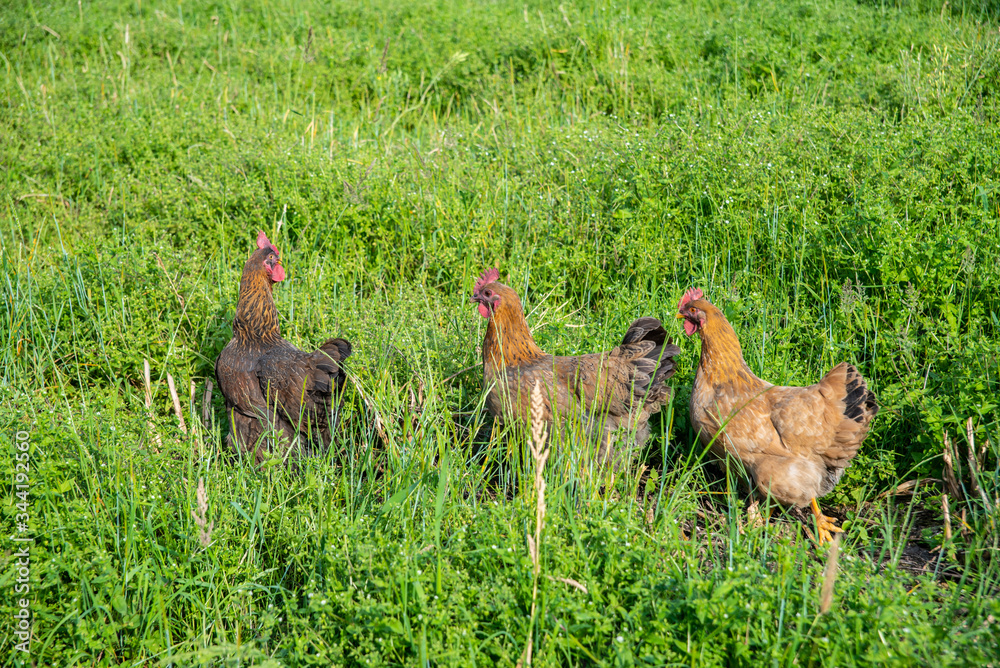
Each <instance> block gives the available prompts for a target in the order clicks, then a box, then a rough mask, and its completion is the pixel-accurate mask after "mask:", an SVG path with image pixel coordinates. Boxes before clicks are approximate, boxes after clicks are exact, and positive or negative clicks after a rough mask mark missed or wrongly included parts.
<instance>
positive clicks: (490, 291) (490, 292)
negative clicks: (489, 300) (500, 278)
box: [483, 290, 493, 297]
mask: <svg viewBox="0 0 1000 668" xmlns="http://www.w3.org/2000/svg"><path fill="white" fill-rule="evenodd" d="M483 294H484V295H486V296H487V297H492V296H493V291H492V290H487V291H486V292H484V293H483Z"/></svg>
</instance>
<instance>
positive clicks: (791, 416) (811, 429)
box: [677, 289, 878, 543]
mask: <svg viewBox="0 0 1000 668" xmlns="http://www.w3.org/2000/svg"><path fill="white" fill-rule="evenodd" d="M678 309H679V312H678V314H677V317H678V318H683V319H684V333H685V334H687V335H688V336H691V335H692V334H694V333H695V332H697V333H698V334H699V335H700V336H701V361H700V362H699V364H698V374H697V376H696V377H695V381H694V389H693V391H692V393H691V423H692V425H693V426H694V429H695V430H697V431H698V432H699V438H700V439H701V441H702V443H704V444H705V445H708V444H709V443H710V442H711V443H712V446H711V449H712V452H713V453H714V454H715V455H716V456H718V457H724V456H725V455H726V454H727V453H728V454H729V455H731V456H733V457H735V458H737V459H739V460H740V461H741V462H742V463H743V466H744V467H745V468H746V470H747V472H748V473H749V474H750V476H751V477H752V480H753V481H754V483H755V484H756V487H757V489H758V490H759V491H760V493H761V494H764V495H770V497H771V498H773V499H776V500H777V501H779V502H781V503H783V504H786V505H792V506H797V507H805V506H810V507H811V509H812V512H813V514H814V515H815V516H816V528H817V532H818V534H819V542H820V543H823V542H826V541H829V540H831V538H832V534H831V532H840V531H842V529H840V528H839V527H838V526H836V524H834V520H833V519H832V518H830V517H827V516H825V515H823V513H822V512H820V509H819V505H818V504H817V503H816V499H818V498H819V497H821V496H823V495H824V494H827V493H829V492H830V491H831V490H832V489H833V488H834V486H835V485H836V484H837V482H838V481H839V480H840V476H841V475H843V473H844V469H845V468H847V466H848V465H849V464H850V461H851V459H853V458H854V455H855V454H857V452H858V447H859V446H860V445H861V443H862V442H863V441H864V440H865V437H866V436H868V430H869V428H870V427H871V423H872V418H874V417H875V414H876V413H878V404H877V403H876V401H875V395H874V394H872V393H871V392H870V391H869V390H868V386H867V385H866V383H865V379H864V378H862V377H861V374H859V373H858V370H857V369H856V368H854V366H852V365H850V364H847V363H846V362H842V363H841V364H838V365H837V366H835V367H833V369H831V370H830V372H829V373H828V374H826V376H824V377H823V379H822V380H821V381H819V382H818V383H816V384H815V385H810V386H808V387H780V386H775V385H771V384H770V383H767V382H765V381H763V380H761V379H760V378H758V377H757V376H755V375H754V374H753V372H752V371H750V368H749V367H748V366H747V365H746V362H744V361H743V351H742V349H741V348H740V342H739V339H738V338H737V337H736V332H735V331H733V328H732V326H731V325H730V324H729V322H728V321H727V320H726V318H725V316H724V315H722V312H721V311H720V310H719V309H718V308H716V307H715V306H714V305H713V304H712V303H711V302H710V301H708V300H707V299H705V298H704V296H703V294H702V291H701V290H697V289H691V290H688V291H687V292H686V293H685V294H684V296H683V297H682V298H681V301H680V303H679V304H678ZM720 431H721V432H722V433H719V432H720ZM713 439H714V441H713Z"/></svg>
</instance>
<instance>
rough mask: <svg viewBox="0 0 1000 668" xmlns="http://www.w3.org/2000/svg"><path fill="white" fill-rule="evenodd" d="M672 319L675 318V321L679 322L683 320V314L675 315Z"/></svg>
mask: <svg viewBox="0 0 1000 668" xmlns="http://www.w3.org/2000/svg"><path fill="white" fill-rule="evenodd" d="M674 317H675V318H676V319H678V320H681V319H683V318H684V314H683V313H678V314H677V315H675V316H674Z"/></svg>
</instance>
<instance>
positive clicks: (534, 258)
mask: <svg viewBox="0 0 1000 668" xmlns="http://www.w3.org/2000/svg"><path fill="white" fill-rule="evenodd" d="M571 5H572V6H571ZM998 19H1000V10H998V8H997V6H996V4H995V3H993V2H989V1H988V0H982V1H978V2H977V1H974V0H957V1H955V2H950V3H944V4H942V3H938V2H929V1H924V0H918V1H914V2H903V1H902V0H897V1H895V2H892V1H890V2H879V1H878V0H874V1H872V0H865V1H863V2H857V3H854V2H849V1H847V0H815V1H795V2H780V1H777V0H763V1H761V2H753V3H744V2H723V1H721V0H718V1H717V0H697V1H696V2H688V3H681V2H666V3H647V2H635V1H632V2H628V3H613V2H602V1H600V0H585V1H584V2H580V3H575V4H574V3H562V4H560V3H558V2H531V3H527V4H525V3H524V2H508V1H506V0H502V1H497V2H491V3H467V4H465V3H457V2H411V3H406V4H402V3H394V2H368V3H355V2H333V3H328V2H302V3H292V2H280V1H270V2H265V3H239V2H207V1H205V0H198V1H197V2H188V3H181V2H150V1H148V0H147V1H145V2H142V1H135V2H129V3H113V2H108V1H104V0H101V1H100V2H82V3H62V4H58V5H57V6H52V7H50V6H42V5H39V4H37V3H31V2H29V3H22V4H21V5H12V4H8V5H6V6H5V7H4V8H2V9H0V167H2V169H0V262H2V267H3V277H4V278H3V280H2V281H0V291H2V293H3V304H4V305H3V308H2V309H0V319H2V327H0V335H3V336H5V339H4V340H3V341H2V345H0V383H2V384H3V386H4V388H5V389H4V391H3V393H2V394H0V422H2V424H3V430H2V433H3V437H2V438H3V439H4V455H3V460H2V461H3V465H4V470H5V471H7V475H6V478H5V479H6V480H9V481H14V480H15V473H16V472H15V459H14V455H15V453H16V452H17V451H16V449H15V447H14V433H15V432H16V431H17V430H19V429H22V430H27V431H29V432H30V442H31V450H30V461H31V467H32V468H31V471H30V480H31V484H32V488H31V496H30V502H29V511H30V512H29V514H30V517H31V519H30V523H29V526H30V534H31V535H32V536H33V537H34V539H35V542H34V544H33V547H32V551H31V559H32V566H31V586H32V589H31V594H30V601H31V609H32V612H33V613H34V615H35V617H34V639H33V642H32V653H31V656H30V657H26V656H24V655H21V654H19V653H15V652H13V651H12V649H13V645H14V643H15V642H16V639H15V637H14V636H13V635H12V633H11V631H10V629H13V624H12V623H10V622H8V621H4V622H2V624H3V634H2V635H0V656H8V657H10V658H9V659H7V663H9V664H11V665H31V663H32V662H34V663H35V665H62V664H65V665H77V664H79V665H111V664H124V665H174V666H188V665H232V666H236V665H265V664H267V665H289V666H302V665H331V664H338V665H340V664H352V665H361V666H368V665H385V664H392V665H399V664H405V665H413V664H424V663H434V664H456V665H514V664H515V663H516V662H517V661H518V659H519V658H520V657H521V654H522V652H523V650H524V648H525V646H526V643H527V641H528V638H529V636H530V637H531V638H532V646H533V652H534V657H535V662H536V663H538V664H540V665H592V664H600V665H634V664H642V665H645V664H650V665H664V664H684V665H716V664H718V665H746V666H759V665H766V664H771V665H793V664H795V665H830V666H849V665H870V664H874V663H878V664H882V665H900V666H908V665H984V664H988V663H989V662H991V661H992V662H994V663H995V662H996V657H997V656H1000V624H998V623H997V620H998V619H1000V604H998V602H997V594H998V587H1000V561H998V560H997V558H996V556H995V555H996V553H997V549H998V547H1000V545H998V541H1000V538H998V536H1000V532H998V529H997V521H998V520H1000V514H998V513H1000V511H998V510H997V508H998V507H1000V468H998V467H1000V464H998V454H1000V409H998V405H997V404H998V403H1000V402H998V401H997V398H996V397H997V396H998V394H1000V361H998V360H1000V272H998V271H997V266H998V263H1000V176H998V168H1000V129H998V121H1000V109H998V95H1000V33H997V30H996V25H997V23H998ZM260 228H263V229H265V230H266V231H267V232H268V234H269V236H270V237H271V239H272V240H273V241H274V242H275V244H276V245H277V246H278V248H279V249H280V250H281V251H282V258H283V260H284V264H285V266H286V269H287V271H288V275H289V279H288V280H287V281H285V282H284V283H282V284H281V285H280V286H278V288H277V290H276V293H275V296H276V300H277V303H278V308H279V310H280V312H281V314H282V317H283V323H282V327H283V333H284V335H285V336H286V338H288V339H290V340H291V341H293V342H295V343H297V344H300V345H302V346H309V345H315V344H317V343H319V342H320V341H322V340H323V339H325V338H326V337H328V336H344V337H346V338H348V339H350V340H351V341H352V342H353V343H354V349H355V351H356V354H355V356H354V357H352V359H351V365H350V368H351V372H352V380H353V382H352V384H351V388H350V389H349V391H348V393H347V403H346V409H345V417H344V421H343V423H342V427H341V429H340V431H339V432H338V434H337V436H336V438H335V441H334V443H333V447H332V448H331V450H330V453H329V455H328V456H326V457H324V458H320V459H316V460H311V461H309V462H307V463H306V464H305V465H304V466H303V467H302V469H301V470H300V471H299V472H297V473H293V472H290V471H288V470H285V469H284V468H282V467H280V466H265V467H263V468H257V467H255V466H253V465H252V464H251V463H249V462H244V461H241V460H239V459H238V458H236V459H234V458H233V457H232V456H231V454H230V453H228V452H226V451H225V450H224V448H223V447H222V444H221V443H222V437H223V436H224V434H223V429H224V426H223V425H221V424H220V422H221V421H222V417H223V412H222V405H221V398H220V397H219V396H218V392H216V393H215V397H214V403H213V405H212V407H211V410H210V416H209V417H210V419H209V423H208V424H207V425H202V424H201V420H200V415H201V396H202V392H203V390H204V385H205V382H206V380H209V379H211V378H212V373H213V371H212V369H213V362H214V359H215V357H216V356H217V355H218V353H219V351H220V350H221V349H222V346H223V345H225V343H226V341H227V340H228V339H229V336H230V322H231V319H232V314H233V310H234V306H235V302H236V298H237V288H238V280H239V271H240V269H241V267H242V264H243V262H244V261H245V258H246V256H247V255H246V254H247V251H248V249H249V248H250V246H251V244H252V242H253V239H254V238H255V235H256V231H257V229H260ZM494 265H499V267H500V270H501V275H502V276H503V277H504V279H505V280H507V281H508V282H509V284H510V285H512V286H513V287H515V288H516V289H517V290H518V291H519V292H520V294H521V296H522V299H523V300H524V302H525V304H526V306H527V308H528V310H529V311H531V312H532V313H531V315H530V316H529V320H530V322H531V324H532V326H533V328H534V331H535V335H536V338H537V340H538V342H539V344H540V345H541V346H542V347H543V348H544V349H546V350H550V351H553V352H558V353H561V354H574V353H582V352H592V351H595V350H600V349H605V348H608V347H611V346H612V345H614V344H615V342H616V341H617V340H618V339H620V337H621V335H622V334H623V333H624V331H625V329H626V328H627V326H628V324H629V323H630V322H631V320H632V319H633V318H635V317H637V316H639V315H652V316H656V317H660V318H663V319H664V320H665V321H667V320H669V321H670V324H669V325H668V326H669V327H673V328H676V330H675V331H676V335H677V337H678V338H682V339H683V338H684V337H683V336H681V330H680V327H677V326H676V323H675V322H674V321H673V320H672V315H673V313H674V311H675V307H676V303H677V300H678V298H679V297H680V295H681V293H682V290H683V289H684V288H686V287H688V286H691V285H696V286H698V287H701V288H703V289H704V290H705V292H706V294H707V295H708V296H709V297H710V298H712V299H713V301H714V302H715V303H716V304H718V305H719V306H720V307H721V308H723V309H724V311H725V312H726V314H727V316H728V317H729V318H730V320H731V321H732V322H733V324H734V326H735V327H736V329H737V331H738V333H739V334H740V335H741V337H742V340H743V343H744V348H745V351H746V357H747V362H748V364H749V365H750V366H751V368H753V369H754V371H756V372H758V373H759V374H760V375H762V376H763V377H765V378H766V379H768V380H770V381H772V382H775V383H782V384H807V383H811V382H814V381H815V380H816V379H818V378H819V377H820V376H821V375H822V374H823V373H824V372H825V371H826V370H827V369H828V368H829V367H831V366H832V365H833V364H835V363H837V362H840V361H843V360H848V361H851V362H853V363H855V364H856V365H858V367H859V368H860V369H861V370H862V373H863V374H864V375H865V377H866V378H868V379H869V383H870V385H871V387H872V388H873V389H874V390H875V391H876V393H877V394H878V397H879V400H880V403H881V404H882V411H881V413H880V414H879V417H878V418H877V421H876V424H875V428H874V430H873V432H872V435H871V436H870V438H869V439H868V441H866V443H865V445H864V446H863V449H862V451H861V453H860V454H859V456H858V458H857V459H856V460H855V463H854V465H853V466H852V467H851V468H850V469H849V470H848V473H847V475H846V476H845V478H844V481H843V482H842V484H841V485H840V486H839V487H838V489H837V490H836V491H835V492H834V493H833V494H831V495H830V496H829V497H827V498H826V499H824V504H825V505H826V506H828V507H831V508H832V509H833V510H835V511H836V512H837V513H839V515H840V516H841V517H844V518H845V522H844V526H845V528H846V529H847V534H846V539H845V541H844V542H843V545H842V549H841V558H840V571H839V575H838V579H837V581H836V590H835V596H834V601H833V608H832V610H831V611H830V612H829V613H827V614H822V615H821V614H819V605H820V583H821V581H822V578H823V575H822V572H823V568H824V564H825V556H824V552H825V551H824V550H817V549H815V548H814V547H813V545H812V543H811V542H810V541H809V540H808V539H807V538H806V537H805V535H804V533H803V529H802V525H801V524H800V523H799V522H797V521H796V520H795V519H794V518H790V517H786V516H785V515H784V514H782V513H779V512H776V513H775V514H774V517H773V518H772V520H771V521H770V522H768V523H767V524H766V525H764V526H758V525H757V523H755V522H753V521H750V519H749V518H748V514H747V511H746V508H745V500H744V498H743V496H742V495H741V493H740V491H739V488H738V485H737V484H736V478H737V477H738V476H737V475H736V474H735V472H732V475H730V476H728V477H727V476H725V475H720V473H719V470H718V467H717V466H716V465H714V464H709V463H708V462H707V461H705V460H703V458H702V451H701V448H700V447H699V446H697V445H695V439H694V435H693V434H692V433H691V429H690V426H689V424H688V420H687V408H686V406H687V399H688V396H689V394H690V387H691V383H692V380H693V377H694V371H695V369H696V366H697V359H698V345H697V342H696V341H694V340H688V339H684V340H683V341H681V342H680V343H681V346H682V351H683V352H682V356H681V359H680V370H679V372H678V374H677V375H676V376H675V381H674V386H675V391H676V392H675V394H676V397H675V400H674V402H673V405H672V406H671V409H670V410H669V411H667V412H666V413H665V414H664V415H663V416H662V419H658V420H657V421H656V423H655V425H654V426H655V436H654V438H653V439H652V443H651V446H650V449H649V452H647V453H645V454H644V456H643V460H642V463H643V465H644V467H645V468H642V469H634V470H630V471H627V472H623V473H621V474H619V475H618V476H616V477H614V478H613V479H612V478H611V477H610V476H609V475H608V474H596V475H582V474H581V473H580V469H579V467H578V465H577V463H576V460H575V459H574V457H577V456H578V455H579V453H572V452H569V453H561V454H559V455H557V456H555V457H554V459H553V460H552V461H551V462H550V463H549V465H548V467H547V473H546V476H547V479H548V484H549V487H548V494H547V506H548V513H547V516H546V524H545V529H544V532H543V540H542V547H541V561H540V565H541V568H540V577H539V578H538V586H539V589H538V599H537V606H538V611H537V614H536V615H535V617H534V619H533V621H532V617H531V610H532V589H533V584H534V579H533V567H532V562H531V559H530V557H529V553H528V548H527V545H526V536H527V535H529V534H531V533H533V531H534V517H535V505H534V504H535V500H534V496H533V492H532V475H533V473H532V470H531V465H530V463H529V462H528V461H527V459H528V458H527V457H526V451H525V449H524V448H523V438H521V436H520V435H517V434H515V435H513V438H506V437H505V436H504V435H502V434H499V433H490V432H489V427H490V424H489V421H488V419H486V418H485V417H484V416H483V415H482V409H481V400H482V397H481V394H482V383H481V374H480V372H479V371H478V370H477V369H473V370H469V371H464V372H463V370H465V369H467V368H468V367H470V366H474V365H476V364H477V361H478V357H477V355H476V347H477V346H478V345H479V344H480V343H481V340H482V335H483V333H484V323H483V321H482V319H481V318H479V316H478V315H476V314H475V311H474V309H473V308H472V307H471V306H470V305H469V303H468V296H469V293H470V290H471V287H472V283H473V281H474V279H475V277H476V275H478V273H479V272H480V271H481V270H482V269H483V268H484V267H486V266H494ZM144 360H149V362H150V364H151V367H152V372H153V400H154V402H153V411H152V412H153V415H152V425H153V426H152V427H150V426H149V424H148V418H147V414H146V410H145V407H144V400H143V394H144V390H143V383H142V368H143V361H144ZM167 373H170V374H171V375H172V377H173V378H174V379H176V381H177V385H178V387H179V389H180V393H181V402H182V404H183V405H184V407H185V412H186V420H187V423H188V426H189V431H190V433H187V434H182V433H181V432H180V430H179V429H178V427H177V421H176V418H175V417H174V416H173V412H172V409H171V400H170V398H169V395H168V393H167V389H166V374H167ZM192 382H193V383H194V385H195V387H196V394H197V397H196V400H195V401H194V402H191V401H190V400H189V397H188V389H189V387H190V385H191V383H192ZM969 418H971V419H972V422H971V425H972V439H973V440H974V441H975V443H976V448H977V449H978V448H979V447H980V446H983V447H984V448H985V455H984V457H983V459H982V462H981V463H980V466H979V467H978V470H972V469H971V467H970V465H969V463H968V460H967V458H966V456H965V453H966V448H967V441H968V439H969V437H968V436H967V433H966V426H965V425H966V422H967V420H968V419H969ZM480 427H482V428H480ZM945 430H947V431H948V432H949V433H950V435H951V437H952V439H953V441H954V442H955V443H956V445H957V447H958V451H959V457H958V459H957V460H956V468H957V470H956V473H957V475H958V477H959V483H960V486H961V489H960V493H959V495H958V497H957V498H956V497H955V496H954V495H953V496H952V498H951V499H950V501H951V516H952V518H953V520H952V527H953V531H954V535H953V537H952V538H951V539H950V540H946V539H945V538H944V535H943V533H942V525H943V515H942V512H941V489H942V488H941V486H940V485H939V484H937V483H936V482H929V483H925V484H923V485H922V486H920V487H919V488H918V489H917V492H916V494H915V495H905V494H893V493H892V492H893V490H895V489H896V487H897V485H899V484H900V483H902V482H904V481H909V480H913V479H917V478H934V479H937V478H940V477H941V472H942V457H941V455H942V434H943V432H944V431H945ZM477 432H478V433H479V434H480V435H479V436H478V437H477V436H476V434H477ZM487 434H489V436H487ZM157 437H158V438H159V441H158V442H157V441H156V440H155V438H157ZM8 453H9V454H8ZM199 479H203V480H204V483H205V487H206V490H207V500H208V511H207V520H208V521H210V522H212V523H213V527H212V533H211V542H210V544H209V545H208V546H207V547H206V546H204V545H202V543H201V541H200V540H199V534H200V531H201V529H200V528H199V526H198V525H197V523H196V520H195V519H194V518H193V517H192V511H196V510H198V503H197V494H196V489H197V486H198V480H199ZM727 481H728V482H727ZM974 483H975V484H974ZM3 489H4V492H5V494H6V498H8V499H10V502H9V503H8V502H7V501H6V500H4V502H3V504H2V505H0V507H2V515H0V518H2V519H0V535H4V536H13V535H17V534H18V530H17V520H16V515H17V513H18V512H20V511H19V510H18V509H17V508H16V506H15V503H16V502H17V501H18V500H17V499H16V497H15V496H14V492H15V488H14V487H13V486H12V484H5V485H4V487H3ZM979 489H981V490H982V492H983V493H982V494H980V493H979ZM962 517H964V524H963V523H962V521H961V518H962ZM5 540H6V541H7V542H5V543H4V545H3V548H2V549H3V550H4V554H5V555H9V554H10V553H11V551H12V550H13V549H14V547H15V544H14V543H13V542H11V541H10V540H7V539H5ZM937 548H940V549H937ZM932 550H933V552H932ZM915 564H918V565H920V566H926V567H925V568H923V569H921V568H916V567H915ZM15 577H16V576H15V571H14V567H13V565H12V564H11V563H10V560H9V559H5V560H4V561H3V571H2V573H0V590H2V591H3V592H4V594H3V596H0V619H3V620H11V619H12V615H13V614H14V611H15V606H16V600H15V599H16V597H15V595H14V594H13V590H14V586H15ZM560 578H562V579H560ZM566 579H571V580H574V581H576V582H578V583H580V584H582V585H583V588H584V589H585V590H586V591H583V590H581V589H579V588H577V587H575V586H574V585H572V584H567V582H566V581H565V580H566Z"/></svg>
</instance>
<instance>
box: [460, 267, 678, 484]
mask: <svg viewBox="0 0 1000 668" xmlns="http://www.w3.org/2000/svg"><path fill="white" fill-rule="evenodd" d="M499 278H500V272H499V271H498V270H496V269H489V270H487V271H485V272H483V275H482V276H481V277H480V279H479V281H477V282H476V285H475V288H474V290H473V293H472V300H473V301H474V302H476V303H478V309H479V314H480V315H482V316H483V317H484V318H487V319H488V320H489V324H488V325H487V327H486V338H485V340H484V341H483V378H484V383H485V386H486V388H487V389H488V392H489V394H488V395H487V398H486V405H487V407H488V408H489V410H490V412H491V413H492V414H493V415H494V416H496V417H497V418H499V419H501V420H504V419H510V418H514V419H517V420H521V421H524V422H525V423H526V422H527V421H528V416H529V410H530V404H531V391H532V389H533V388H534V386H535V382H536V381H537V382H539V383H540V387H541V390H542V394H543V396H544V399H545V412H544V414H545V419H546V420H547V421H548V422H549V423H550V425H554V424H558V425H560V426H561V427H569V430H568V433H570V435H572V432H574V430H576V434H580V435H583V436H585V437H586V438H587V439H588V440H589V441H591V442H593V443H595V444H596V445H597V456H598V462H600V463H602V464H612V465H614V466H621V465H622V464H625V463H627V462H628V461H629V459H630V457H631V455H632V454H633V453H634V452H635V451H636V450H637V449H638V448H639V447H641V446H642V445H643V444H644V443H645V441H646V439H647V438H648V437H649V431H650V429H649V418H650V416H651V415H653V414H655V413H657V412H658V411H659V410H660V408H661V407H662V406H663V405H664V404H666V403H667V401H668V400H669V398H670V388H668V387H667V384H666V381H667V379H668V378H670V376H672V375H673V373H674V359H673V358H674V356H675V355H677V354H678V353H679V352H680V349H678V348H677V346H675V345H673V344H672V343H671V341H670V339H668V338H667V332H666V330H664V329H663V325H662V324H661V323H660V321H659V320H657V319H655V318H639V319H638V320H636V321H635V322H633V323H632V326H631V327H629V329H628V331H627V332H626V333H625V338H624V339H623V340H622V343H621V345H620V346H618V347H617V348H614V349H613V350H610V351H607V352H604V353H595V354H592V355H579V356H576V357H555V356H553V355H548V354H546V353H545V352H543V351H542V350H541V349H540V348H539V347H538V346H537V345H536V344H535V340H534V339H533V338H532V337H531V332H530V331H529V330H528V323H527V321H526V320H525V317H524V310H523V308H522V307H521V300H520V299H518V296H517V293H516V292H514V291H513V290H512V289H511V288H509V287H507V286H506V285H504V284H502V283H499V282H498V280H499ZM549 431H550V433H552V430H551V428H550V430H549Z"/></svg>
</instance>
